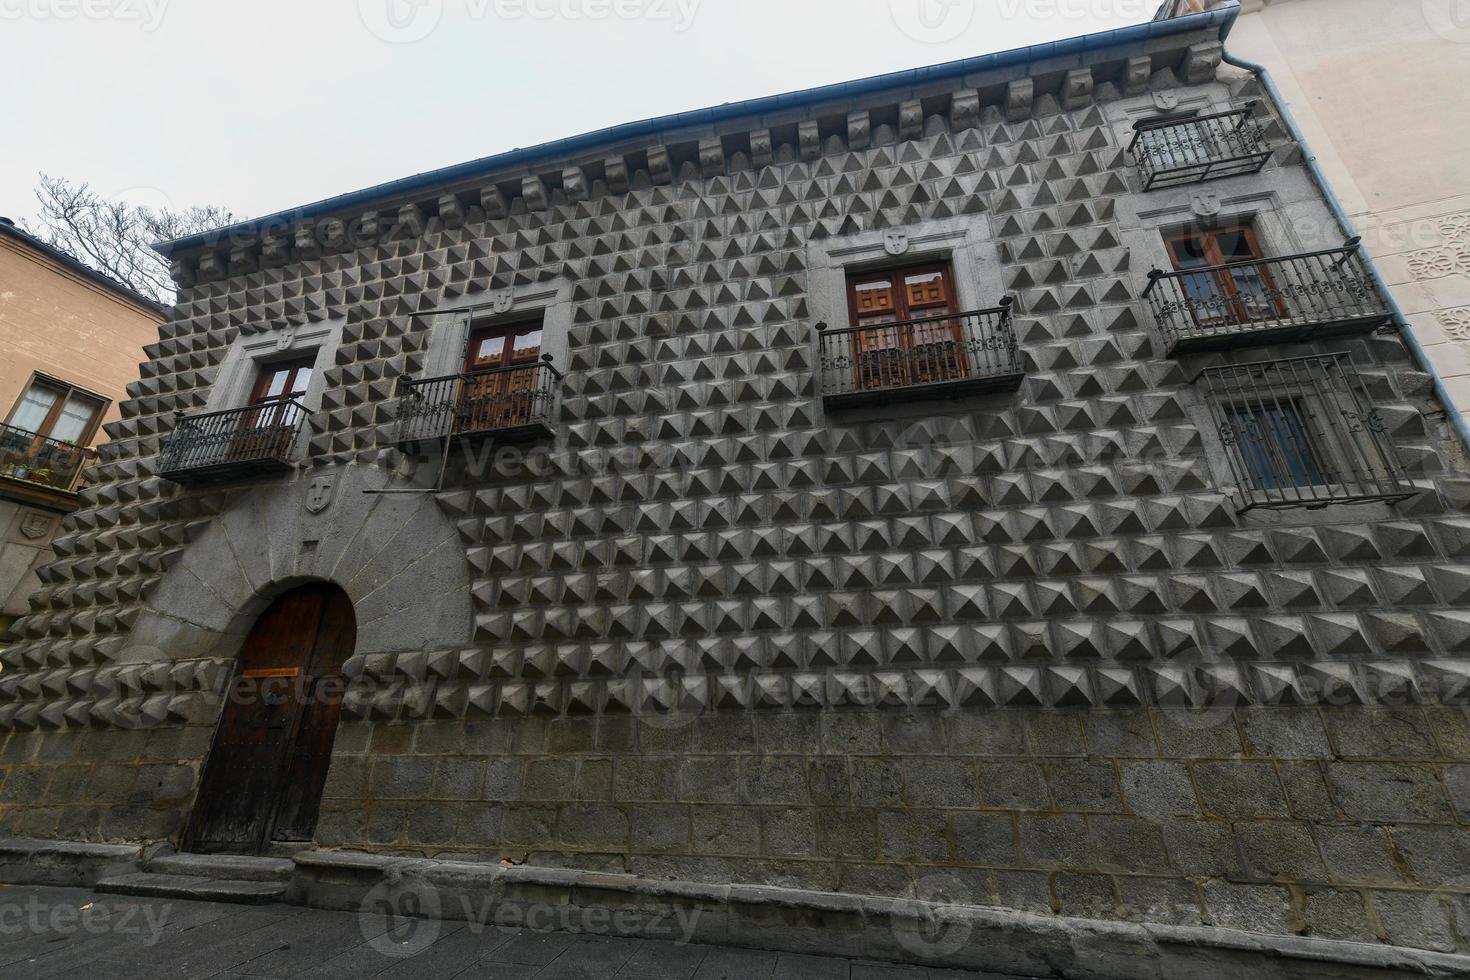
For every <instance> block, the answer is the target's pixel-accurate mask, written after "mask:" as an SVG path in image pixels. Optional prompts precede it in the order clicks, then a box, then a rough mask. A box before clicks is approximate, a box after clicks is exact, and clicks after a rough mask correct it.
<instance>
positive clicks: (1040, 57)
mask: <svg viewBox="0 0 1470 980" xmlns="http://www.w3.org/2000/svg"><path fill="white" fill-rule="evenodd" d="M1239 15H1240V4H1239V3H1234V4H1231V5H1230V6H1228V7H1221V8H1219V9H1216V10H1210V11H1206V12H1204V13H1198V14H1188V15H1186V16H1183V17H1175V18H1172V19H1170V20H1158V21H1149V22H1148V23H1144V24H1132V25H1130V26H1128V27H1119V28H1114V29H1113V30H1109V31H1099V32H1098V33H1096V34H1083V35H1079V36H1078V37H1071V38H1065V39H1063V40H1060V41H1047V42H1045V43H1042V44H1033V45H1030V46H1028V47H1024V48H1012V49H1010V50H1008V51H996V52H993V53H991V54H982V55H977V56H976V57H973V58H962V59H960V60H959V61H947V62H945V63H943V64H939V65H928V66H926V67H923V68H910V69H906V70H904V71H896V72H889V73H888V74H885V75H872V76H869V77H867V78H860V79H856V80H854V81H849V82H837V83H835V84H832V85H821V86H818V87H816V88H809V89H804V90H802V91H798V92H785V93H782V94H780V95H770V96H764V97H762V98H758V99H747V100H745V101H743V102H726V103H724V104H723V105H718V106H712V107H710V108H706V109H695V110H691V111H689V112H678V113H674V114H673V115H667V116H654V117H653V118H651V119H643V120H639V121H638V122H630V123H622V124H620V125H617V126H611V127H608V128H607V129H599V130H595V131H593V132H590V133H583V134H581V135H579V136H570V137H567V138H565V139H560V140H553V141H552V142H549V143H541V144H538V145H536V146H530V147H526V148H524V149H516V150H508V151H506V152H504V153H496V154H493V155H491V156H487V157H480V158H479V159H477V160H469V161H467V162H465V163H457V164H453V165H452V166H448V167H441V168H440V169H438V170H428V171H425V172H424V173H420V174H415V175H414V176H412V177H402V178H399V179H398V180H391V181H388V182H387V183H384V184H376V185H374V186H372V187H367V188H364V189H362V190H358V191H351V192H349V193H346V194H339V195H338V196H336V197H329V198H326V199H324V200H321V201H316V202H314V203H311V204H305V205H302V206H301V207H298V208H293V209H291V210H289V211H278V212H276V213H275V214H270V215H266V216H265V217H263V218H255V219H252V220H250V221H242V222H240V223H238V224H233V225H229V226H226V227H224V228H218V229H215V230H213V231H207V232H201V233H199V234H195V235H189V236H186V237H184V238H176V239H174V240H173V241H167V242H155V243H154V245H153V249H154V250H155V251H157V252H159V253H161V254H162V255H165V256H169V255H173V254H174V253H176V252H184V251H188V250H189V249H192V248H197V247H199V246H203V245H215V244H219V243H221V242H223V241H226V240H228V239H232V238H237V237H252V236H255V235H259V234H260V233H261V232H262V231H266V230H282V229H284V228H287V227H289V226H290V225H291V224H293V223H295V222H298V221H306V220H309V219H312V218H321V217H326V216H328V215H332V214H336V213H338V212H341V211H345V210H348V209H354V208H358V207H363V206H365V205H368V204H372V203H373V202H377V201H383V200H385V199H387V198H391V197H397V196H402V195H405V194H411V193H414V192H418V191H424V190H427V189H429V188H432V187H436V186H439V185H442V184H450V183H455V182H457V181H460V180H464V179H467V178H469V177H473V176H475V175H477V174H482V173H488V172H490V171H494V170H506V169H511V168H514V167H519V166H523V165H525V164H528V163H532V162H534V161H536V160H542V159H547V158H552V157H559V156H567V155H570V154H573V153H578V152H580V151H583V150H586V149H589V148H591V147H594V146H600V145H604V144H610V143H618V142H621V141H623V140H631V139H634V138H636V137H642V136H651V135H653V134H655V133H658V132H661V131H663V130H671V129H683V128H686V127H691V126H707V125H710V124H712V123H719V122H725V121H728V120H732V119H739V118H743V117H746V116H759V115H762V114H765V113H772V112H778V111H783V110H786V109H792V108H798V107H803V106H811V105H820V104H821V103H823V102H831V101H834V100H839V99H843V98H849V97H853V96H858V95H866V94H869V93H871V92H878V91H883V90H886V89H893V88H902V87H904V86H908V85H919V84H922V83H925V82H932V81H937V80H940V79H948V78H954V77H956V76H961V75H969V74H972V73H976V72H985V71H995V70H996V69H1000V68H1012V67H1015V66H1016V65H1023V64H1030V63H1032V62H1036V61H1045V60H1046V59H1048V58H1059V57H1066V56H1071V55H1077V54H1082V53H1085V52H1091V51H1099V50H1102V49H1105V48H1111V47H1118V46H1121V45H1125V44H1136V43H1138V42H1140V41H1147V40H1150V39H1152V38H1159V37H1173V36H1175V35H1178V34H1188V33H1191V32H1194V31H1204V30H1207V29H1210V28H1217V29H1218V30H1219V34H1220V38H1221V40H1222V41H1223V40H1224V38H1225V36H1226V35H1227V34H1229V32H1230V28H1231V26H1232V25H1233V24H1234V23H1235V20H1236V18H1237V17H1238V16H1239Z"/></svg>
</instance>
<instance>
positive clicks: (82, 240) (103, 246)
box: [26, 174, 242, 305]
mask: <svg viewBox="0 0 1470 980" xmlns="http://www.w3.org/2000/svg"><path fill="white" fill-rule="evenodd" d="M36 199H37V200H38V201H40V202H41V215H40V222H41V223H40V227H39V228H31V227H27V228H26V230H27V231H28V232H30V233H31V234H33V235H35V236H36V237H37V238H39V239H41V240H42V241H44V242H45V243H46V244H48V245H51V246H52V247H54V248H59V249H61V250H62V251H64V252H67V253H69V254H71V255H73V256H75V257H76V258H77V259H78V260H79V261H81V262H83V263H84V264H86V265H89V266H91V267H92V268H94V269H96V270H97V271H98V272H100V273H102V274H103V275H106V276H110V277H111V278H113V279H116V280H117V281H118V282H120V283H123V284H124V285H126V286H128V287H130V288H132V289H134V290H136V291H137V292H140V293H142V294H143V295H144V296H151V297H153V298H154V299H156V300H158V301H159V302H160V303H163V304H165V305H167V304H170V303H172V302H173V301H174V284H173V279H172V278H171V277H170V276H169V271H168V263H167V262H165V261H164V259H163V257H162V256H160V255H159V254H158V253H157V252H154V251H153V249H151V248H149V245H150V244H152V243H153V242H156V241H163V240H166V239H170V238H181V237H183V236H184V235H192V234H195V233H197V232H201V231H210V230H212V229H215V228H220V227H223V226H225V225H229V224H234V223H235V222H237V221H240V220H242V219H241V218H240V217H239V216H237V215H235V214H233V213H231V212H230V211H229V209H227V208H222V207H215V206H212V205H211V206H209V207H194V208H186V209H184V210H181V211H175V210H172V209H169V208H158V209H154V208H146V207H142V206H140V205H135V204H128V203H127V202H125V201H110V200H107V199H105V198H103V197H101V196H100V195H99V194H98V193H97V192H96V191H94V190H92V188H91V186H90V185H88V184H87V183H86V182H85V181H83V182H80V183H75V184H74V183H72V182H71V181H69V180H67V179H66V178H65V177H52V176H49V175H47V174H41V175H40V185H39V186H38V187H37V188H36Z"/></svg>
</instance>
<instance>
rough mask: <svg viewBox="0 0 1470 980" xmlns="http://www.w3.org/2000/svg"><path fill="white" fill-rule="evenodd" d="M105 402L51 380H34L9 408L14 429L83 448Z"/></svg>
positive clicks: (105, 404) (10, 421)
mask: <svg viewBox="0 0 1470 980" xmlns="http://www.w3.org/2000/svg"><path fill="white" fill-rule="evenodd" d="M106 407H107V400H106V399H104V398H99V397H98V396H96V395H93V394H89V393H88V392H85V391H81V390H80V389H77V388H74V387H72V386H71V385H68V384H65V383H64V382H61V381H55V380H53V379H51V378H40V377H37V378H34V379H33V380H32V381H31V383H30V385H29V386H28V387H27V388H26V390H25V392H24V393H22V394H21V396H20V399H19V400H18V401H17V402H16V403H15V407H14V408H13V409H11V412H10V418H9V420H8V421H7V424H8V425H9V426H10V427H11V428H13V429H20V430H22V431H23V432H27V433H31V434H33V435H36V436H41V437H44V438H47V439H54V440H56V441H57V442H70V443H75V444H77V445H85V444H86V443H87V442H89V441H90V440H91V438H92V436H93V435H94V434H96V431H97V423H98V421H99V420H100V419H101V418H102V412H103V410H104V409H106Z"/></svg>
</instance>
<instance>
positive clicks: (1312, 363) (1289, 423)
mask: <svg viewBox="0 0 1470 980" xmlns="http://www.w3.org/2000/svg"><path fill="white" fill-rule="evenodd" d="M1199 380H1201V381H1203V384H1204V391H1205V394H1206V398H1207V401H1208V403H1209V405H1210V410H1211V412H1212V414H1213V415H1214V421H1215V425H1216V429H1217V431H1218V432H1219V435H1220V442H1221V444H1222V445H1223V446H1224V449H1225V454H1226V458H1227V459H1228V461H1229V466H1230V471H1231V474H1232V478H1233V480H1234V482H1235V484H1236V485H1237V487H1238V489H1239V492H1240V494H1241V497H1242V499H1243V506H1242V508H1241V509H1242V510H1245V509H1249V508H1251V507H1258V506H1266V507H1281V506H1307V507H1323V506H1326V505H1327V504H1332V503H1349V502H1355V501H1370V500H1399V499H1403V498H1404V497H1407V496H1410V495H1411V494H1413V493H1414V492H1415V489H1414V486H1413V485H1412V484H1411V483H1410V482H1409V481H1408V479H1407V477H1406V475H1405V473H1404V469H1403V465H1402V464H1401V463H1400V462H1399V459H1398V456H1397V454H1396V453H1395V452H1394V448H1393V442H1392V439H1391V438H1390V437H1389V435H1388V434H1387V433H1386V432H1385V431H1384V426H1383V420H1382V418H1381V417H1380V416H1379V415H1378V413H1377V412H1376V411H1374V409H1373V403H1372V401H1371V399H1370V398H1369V396H1368V391H1367V388H1366V387H1365V386H1364V384H1363V381H1362V379H1361V378H1360V377H1359V376H1358V373H1357V370H1356V369H1355V368H1354V367H1353V363H1352V358H1351V356H1349V355H1348V354H1346V353H1335V354H1316V355H1311V356H1307V357H1287V358H1280V359H1277V360H1272V361H1255V362H1252V363H1248V364H1232V365H1224V366H1220V367H1212V368H1207V369H1206V370H1204V371H1202V372H1201V373H1200V375H1199Z"/></svg>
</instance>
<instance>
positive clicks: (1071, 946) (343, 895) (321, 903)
mask: <svg viewBox="0 0 1470 980" xmlns="http://www.w3.org/2000/svg"><path fill="white" fill-rule="evenodd" d="M295 861H296V864H297V873H296V874H295V875H294V876H293V877H292V883H291V888H290V890H289V891H288V893H287V896H288V899H289V900H291V901H294V902H298V903H300V904H304V905H311V906H315V907H321V908H334V909H348V910H356V909H360V908H361V907H362V903H363V901H364V899H366V898H367V897H368V894H369V892H372V891H373V890H374V889H381V891H379V892H377V893H376V894H377V895H378V896H380V897H382V898H383V899H386V900H387V901H388V902H390V903H391V902H392V901H393V897H394V896H395V895H397V894H406V893H409V892H412V891H415V890H418V891H423V890H425V889H432V890H433V893H434V894H435V895H436V896H437V897H438V899H439V908H440V914H441V915H442V916H443V917H445V918H466V917H469V916H467V915H466V914H465V913H467V912H470V913H473V912H475V911H479V912H482V913H483V912H484V911H486V910H488V911H490V913H491V914H492V915H493V916H500V915H504V914H506V913H510V915H511V918H513V919H517V920H521V921H524V919H525V914H526V912H527V910H528V909H529V908H530V907H532V906H550V907H553V908H557V909H564V910H603V911H606V910H611V911H612V912H615V913H620V912H629V913H633V915H632V916H631V921H634V922H642V923H648V922H653V921H671V920H673V919H674V917H675V915H676V914H678V915H680V916H681V918H680V919H679V921H681V922H688V923H690V924H691V926H692V928H693V931H692V934H690V935H688V936H684V937H681V938H685V939H687V940H692V941H695V942H701V943H710V944H715V945H730V946H745V947H753V948H758V949H767V950H776V951H780V952H793V953H810V952H820V953H826V954H829V955H836V956H846V957H855V958H869V959H878V960H889V961H895V962H910V963H924V964H926V965H930V966H945V967H958V968H971V969H982V970H988V971H992V972H999V973H1015V974H1021V975H1025V976H1034V977H1065V978H1068V980H1074V978H1087V980H1178V978H1180V977H1190V978H1199V980H1239V978H1240V977H1242V976H1249V977H1251V978H1252V980H1256V978H1278V977H1279V978H1287V977H1291V978H1298V977H1300V978H1309V977H1333V978H1369V977H1384V978H1387V977H1470V957H1465V956H1456V955H1448V954H1441V953H1433V952H1428V951H1422V950H1413V949H1404V948H1399V947H1391V946H1373V945H1369V944H1365V943H1352V942H1342V941H1337V940H1328V939H1315V938H1304V937H1297V936H1274V935H1258V934H1253V933H1245V932H1237V931H1233V930H1229V929H1217V928H1211V927H1202V926H1196V927H1190V926H1152V925H1138V924H1133V923H1121V922H1104V921H1092V920H1084V919H1061V918H1049V917H1046V916H1039V915H1031V914H1027V913H1023V912H1008V911H1004V910H999V909H991V908H977V907H973V906H945V905H937V904H934V903H929V902H921V901H913V900H905V899H894V898H880V897H876V896H859V895H842V894H833V893H828V892H815V891H802V890H797V889H787V888H772V887H761V886H753V885H711V884H700V883H694V882H684V881H653V880H649V879H643V878H637V877H634V876H631V875H617V874H606V873H596V872H579V871H573V870H566V869H558V868H531V867H524V866H503V865H483V864H474V863H464V862H453V861H434V860H426V859H406V858H391V857H381V856H377V855H369V854H360V853H353V852H338V851H307V852H303V853H301V854H298V855H296V856H295ZM696 913H697V914H696ZM620 921H624V922H626V921H629V920H628V919H621V918H620ZM936 926H938V927H939V928H938V929H937V930H936V928H935V927H936ZM936 931H937V932H940V933H941V934H943V935H946V936H948V937H951V938H952V937H954V936H957V935H958V936H961V937H962V940H961V941H959V942H958V948H956V949H954V950H952V951H948V952H942V953H937V954H936V955H932V956H925V955H923V953H922V952H919V951H916V949H915V945H916V944H915V943H913V942H910V943H905V942H904V941H903V937H916V936H921V935H925V934H929V935H932V934H934V933H935V932H936Z"/></svg>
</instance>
